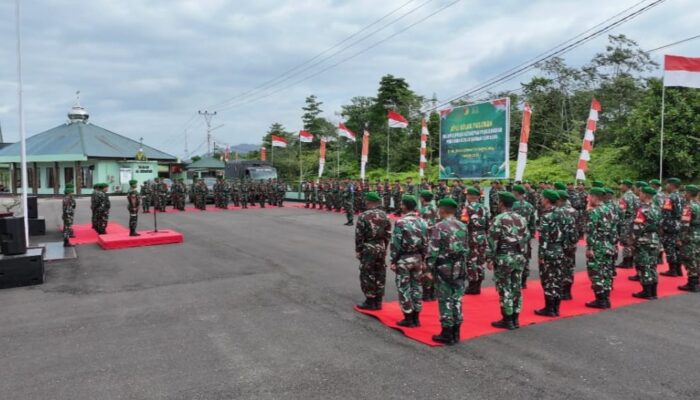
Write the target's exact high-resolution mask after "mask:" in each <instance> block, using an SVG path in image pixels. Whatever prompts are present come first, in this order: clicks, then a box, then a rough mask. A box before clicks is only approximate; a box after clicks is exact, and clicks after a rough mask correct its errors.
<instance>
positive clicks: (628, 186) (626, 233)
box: [617, 179, 639, 269]
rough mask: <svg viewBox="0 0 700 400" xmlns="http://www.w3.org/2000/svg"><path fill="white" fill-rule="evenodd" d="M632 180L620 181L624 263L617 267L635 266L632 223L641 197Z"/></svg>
mask: <svg viewBox="0 0 700 400" xmlns="http://www.w3.org/2000/svg"><path fill="white" fill-rule="evenodd" d="M632 186H633V183H632V181H630V180H628V179H625V180H623V181H622V182H621V183H620V193H622V197H621V198H620V201H619V206H620V211H621V215H620V242H621V244H622V246H623V247H622V264H619V265H618V266H617V268H625V269H627V268H632V267H633V265H632V264H633V254H632V242H633V240H634V237H633V235H632V225H633V224H634V217H635V215H636V214H637V208H639V197H637V195H635V194H634V193H633V192H632Z"/></svg>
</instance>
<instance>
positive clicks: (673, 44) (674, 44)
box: [647, 35, 700, 53]
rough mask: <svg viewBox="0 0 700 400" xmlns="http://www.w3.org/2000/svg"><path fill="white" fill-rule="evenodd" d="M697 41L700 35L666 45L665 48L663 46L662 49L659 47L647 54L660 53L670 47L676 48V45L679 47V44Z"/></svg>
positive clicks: (648, 51)
mask: <svg viewBox="0 0 700 400" xmlns="http://www.w3.org/2000/svg"><path fill="white" fill-rule="evenodd" d="M695 39H700V35H695V36H692V37H689V38H685V39H682V40H679V41H677V42H673V43H669V44H665V45H663V46H661V47H657V48H655V49H651V50H647V53H653V52H655V51H658V50H662V49H667V48H669V47H673V46H676V45H679V44H681V43H685V42H690V41H691V40H695Z"/></svg>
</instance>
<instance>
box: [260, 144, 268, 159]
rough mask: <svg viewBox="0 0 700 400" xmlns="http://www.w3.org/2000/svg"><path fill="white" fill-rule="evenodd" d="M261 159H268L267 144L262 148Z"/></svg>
mask: <svg viewBox="0 0 700 400" xmlns="http://www.w3.org/2000/svg"><path fill="white" fill-rule="evenodd" d="M260 161H267V149H266V148H265V146H263V147H261V148H260Z"/></svg>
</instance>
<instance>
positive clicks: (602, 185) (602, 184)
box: [591, 181, 605, 188]
mask: <svg viewBox="0 0 700 400" xmlns="http://www.w3.org/2000/svg"><path fill="white" fill-rule="evenodd" d="M591 185H593V187H597V188H602V187H605V183H603V182H601V181H593V183H592V184H591Z"/></svg>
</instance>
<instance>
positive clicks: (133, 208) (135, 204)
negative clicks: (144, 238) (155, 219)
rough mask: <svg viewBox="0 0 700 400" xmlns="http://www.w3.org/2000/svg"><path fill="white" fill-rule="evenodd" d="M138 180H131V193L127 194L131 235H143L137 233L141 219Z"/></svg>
mask: <svg viewBox="0 0 700 400" xmlns="http://www.w3.org/2000/svg"><path fill="white" fill-rule="evenodd" d="M138 183H139V182H138V181H136V180H133V179H132V180H130V181H129V193H127V195H126V202H127V205H128V207H127V209H128V210H129V236H141V235H139V234H138V233H136V225H137V224H138V219H139V206H141V198H140V197H139V193H138V192H137V191H136V185H138Z"/></svg>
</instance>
